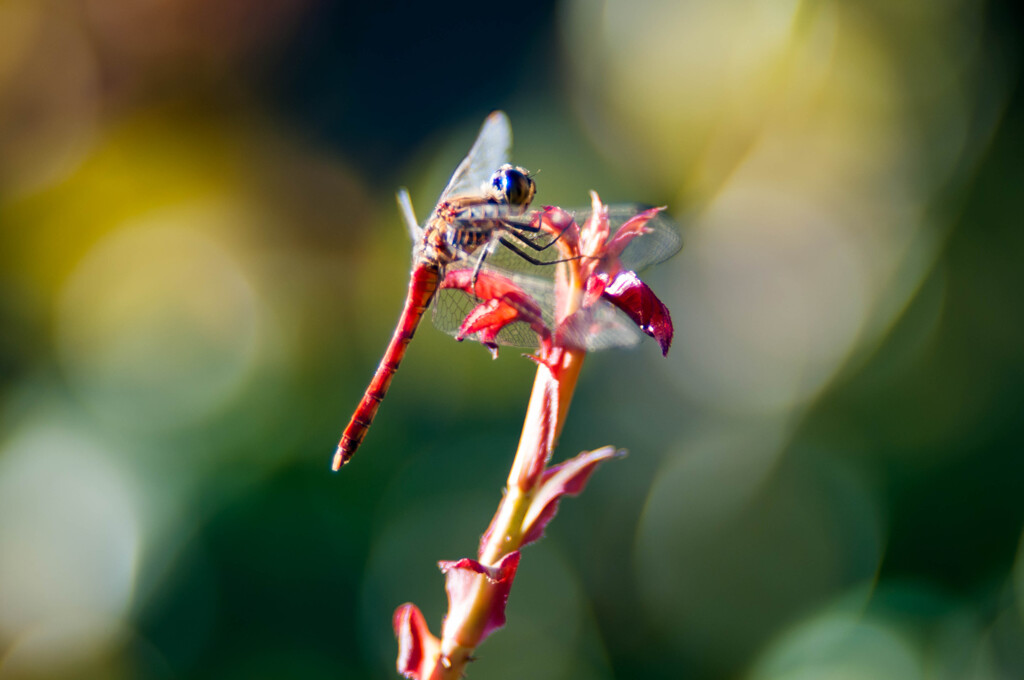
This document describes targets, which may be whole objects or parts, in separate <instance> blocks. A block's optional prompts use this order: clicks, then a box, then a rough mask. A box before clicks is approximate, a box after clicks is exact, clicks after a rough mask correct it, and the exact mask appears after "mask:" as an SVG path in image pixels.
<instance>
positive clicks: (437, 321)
mask: <svg viewBox="0 0 1024 680" xmlns="http://www.w3.org/2000/svg"><path fill="white" fill-rule="evenodd" d="M511 147H512V128H511V125H510V123H509V120H508V117H507V116H506V115H505V114H504V113H503V112H501V111H495V112H494V113H492V114H491V115H490V116H488V117H487V119H486V120H485V121H484V123H483V126H482V127H481V128H480V132H479V134H478V135H477V138H476V141H475V142H474V143H473V146H472V147H471V148H470V150H469V153H468V154H467V155H466V157H465V158H464V159H463V160H462V162H461V163H460V164H459V165H458V167H457V168H456V169H455V172H454V174H453V175H452V177H451V180H450V181H449V182H448V185H447V186H446V187H445V189H444V191H442V192H441V195H440V197H439V198H438V200H437V204H436V206H435V208H434V210H433V211H432V212H431V215H430V217H429V218H428V219H427V220H426V222H424V224H423V225H422V226H421V225H420V224H419V222H418V221H417V220H416V216H415V213H414V211H413V208H412V201H411V199H410V197H409V193H408V191H407V190H406V189H404V188H403V189H400V190H399V191H398V194H397V200H398V206H399V210H400V212H401V213H402V217H403V219H404V221H405V223H406V226H407V228H408V230H409V235H410V237H411V238H412V242H413V253H412V269H411V272H410V276H409V288H408V292H407V294H406V300H405V304H404V306H403V308H402V312H401V315H400V316H399V319H398V323H397V324H396V326H395V330H394V332H393V334H392V336H391V340H390V342H389V343H388V346H387V348H386V350H385V351H384V356H383V357H382V358H381V360H380V363H379V364H378V366H377V370H376V371H375V372H374V374H373V378H372V379H371V380H370V384H369V386H368V387H367V388H366V391H365V392H364V393H363V396H362V399H361V400H360V401H359V404H358V406H357V407H356V409H355V411H354V412H353V414H352V417H351V419H350V420H349V423H348V426H347V427H346V428H345V430H344V433H343V434H342V436H341V440H340V441H339V442H338V447H337V449H336V451H335V454H334V458H333V460H332V464H331V467H332V469H333V470H335V471H337V470H338V469H340V468H341V466H342V465H344V464H346V463H347V462H349V460H351V458H352V456H353V455H354V454H355V452H356V450H357V449H358V448H359V446H360V444H361V443H362V441H363V439H364V437H365V436H366V433H367V431H368V430H369V428H370V425H371V424H372V423H373V420H374V417H375V416H376V414H377V410H378V408H379V407H380V404H381V402H382V401H383V400H384V397H385V396H386V394H387V391H388V388H389V387H390V385H391V381H392V379H393V378H394V375H395V373H396V372H397V371H398V368H399V365H400V363H401V361H402V359H403V358H404V357H405V353H406V349H407V348H408V346H409V343H410V342H411V341H412V339H413V336H414V334H415V333H416V329H417V328H418V327H419V324H420V321H421V320H422V319H423V316H424V314H425V313H426V310H427V309H428V308H429V307H430V306H431V304H432V303H434V314H433V320H434V325H435V326H437V327H438V328H440V329H441V330H442V331H445V332H447V333H448V334H450V335H453V336H454V335H458V332H459V323H460V322H461V320H462V319H463V318H465V316H466V314H468V313H469V311H470V310H471V309H472V308H473V306H474V305H475V304H477V302H479V301H478V300H477V299H476V298H474V297H473V296H472V295H470V294H467V293H465V292H463V291H460V290H453V289H443V290H441V291H440V292H441V294H440V295H439V294H438V292H439V289H440V288H441V285H440V282H441V281H442V280H443V278H444V274H445V272H446V271H448V270H450V269H454V268H456V267H458V268H465V269H467V270H470V271H472V272H473V275H474V277H475V276H476V275H477V273H479V272H480V271H482V270H484V269H486V270H488V271H494V272H496V273H500V274H501V275H502V276H504V277H507V278H509V279H511V280H513V281H515V283H516V284H517V285H519V286H520V287H521V288H522V289H523V290H524V291H526V292H527V293H528V294H529V295H530V296H531V297H532V298H534V299H535V300H536V301H537V302H538V304H539V305H540V307H541V309H542V310H543V312H544V315H545V321H546V322H548V323H550V322H551V321H552V317H553V315H554V311H553V309H554V303H553V298H554V283H553V279H554V270H555V269H556V268H555V267H554V266H551V265H554V264H557V263H558V262H560V261H564V260H560V259H559V255H558V250H557V249H556V248H551V247H550V246H552V245H553V244H554V242H555V241H556V240H557V238H558V235H556V236H554V237H552V236H551V235H549V234H543V235H542V234H541V233H540V232H541V229H540V227H539V226H537V225H538V224H539V221H538V220H534V219H533V217H532V215H531V213H530V211H529V206H530V204H531V202H532V201H533V198H534V195H535V193H536V183H535V181H534V179H533V177H532V176H531V174H530V173H529V171H527V170H525V169H524V168H522V167H519V166H515V165H512V164H510V163H509V162H508V157H509V153H510V150H511ZM641 210H642V208H641V207H639V206H633V205H622V206H610V207H609V220H610V222H611V224H612V229H613V233H614V229H615V228H616V226H617V225H618V224H622V223H623V222H625V221H626V220H627V219H629V218H630V217H632V216H634V215H637V214H638V213H639V212H640V211H641ZM569 212H570V213H571V214H572V216H573V217H574V219H575V220H576V222H577V223H579V224H582V223H583V221H584V220H585V219H586V217H587V215H588V214H589V212H590V211H589V210H576V211H569ZM647 227H648V233H647V234H645V235H644V236H643V237H642V238H637V239H634V241H633V242H632V243H631V244H630V245H629V247H627V249H626V250H625V252H624V253H623V254H622V255H621V260H622V263H623V265H624V266H625V267H626V268H628V269H631V270H633V271H639V270H640V269H642V268H643V267H645V266H647V265H650V264H654V263H656V262H660V261H662V260H665V259H667V258H668V257H671V256H672V255H673V254H675V253H676V252H677V251H678V250H679V248H680V247H681V245H682V239H681V237H680V236H679V233H678V230H677V229H676V228H675V226H674V224H673V223H672V222H671V220H670V219H668V218H666V217H663V216H661V215H658V216H655V217H654V218H653V219H652V220H651V221H650V222H648V224H647ZM638 246H639V247H638ZM474 280H475V279H474ZM587 326H588V327H587V332H586V336H585V337H583V338H581V342H582V343H584V344H585V347H586V349H588V350H594V349H604V348H606V347H614V346H622V345H630V344H634V343H636V342H638V341H639V340H640V337H641V335H640V331H639V330H638V329H637V328H636V325H635V324H633V323H632V322H630V321H629V320H628V319H626V318H624V316H623V315H622V313H621V312H618V311H617V310H615V308H614V307H613V306H612V305H610V304H607V303H604V304H600V305H598V306H596V307H595V309H594V313H593V314H592V315H591V316H590V318H589V323H588V324H587ZM470 339H476V338H472V337H471V338H470ZM536 339H537V336H536V335H535V334H534V333H532V332H531V331H530V329H529V328H528V327H527V326H526V324H521V323H513V324H511V325H510V326H508V327H507V328H505V329H503V330H502V331H501V333H499V335H498V337H497V340H496V342H497V343H498V344H503V345H511V346H518V347H533V346H536Z"/></svg>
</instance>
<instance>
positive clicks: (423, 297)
mask: <svg viewBox="0 0 1024 680" xmlns="http://www.w3.org/2000/svg"><path fill="white" fill-rule="evenodd" d="M439 276H440V272H439V270H438V268H437V267H435V266H431V265H419V266H417V267H416V268H415V269H413V271H412V275H411V276H410V280H409V293H408V295H407V296H406V299H405V307H404V308H403V309H402V316H401V317H399V319H398V325H397V326H395V332H394V334H392V336H391V342H389V343H388V348H387V350H385V352H384V356H383V358H381V360H380V364H378V366H377V371H376V372H375V373H374V374H373V379H372V380H371V381H370V385H369V387H367V388H366V392H364V393H363V398H362V400H360V402H359V405H358V406H357V407H356V410H355V413H353V414H352V419H351V420H350V421H349V423H348V427H346V428H345V432H344V434H342V435H341V441H340V442H338V450H337V451H335V453H334V460H333V461H332V463H331V468H332V469H333V470H335V471H337V470H338V469H340V468H341V466H342V465H344V464H345V463H347V462H348V461H349V460H351V459H352V456H353V455H355V452H356V449H358V448H359V445H360V444H361V443H362V442H363V438H364V437H365V436H366V431H367V430H369V429H370V425H371V424H372V423H373V417H374V416H375V415H377V409H378V407H380V402H381V401H383V400H384V396H385V395H386V394H387V393H388V387H389V386H390V385H391V378H393V377H394V375H395V371H397V370H398V365H399V364H400V363H401V362H402V357H404V356H405V350H406V348H407V347H408V346H409V342H410V341H411V340H412V336H413V335H414V334H415V333H416V328H417V327H418V326H419V324H420V320H421V319H422V318H423V313H424V312H425V311H426V310H427V307H428V306H429V305H430V301H431V299H433V297H434V294H435V293H436V292H437V286H438V281H439Z"/></svg>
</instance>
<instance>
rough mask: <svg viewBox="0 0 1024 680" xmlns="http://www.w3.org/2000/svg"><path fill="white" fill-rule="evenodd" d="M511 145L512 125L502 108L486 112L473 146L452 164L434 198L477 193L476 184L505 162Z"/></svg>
mask: <svg viewBox="0 0 1024 680" xmlns="http://www.w3.org/2000/svg"><path fill="white" fill-rule="evenodd" d="M511 149H512V126H511V124H510V123H509V122H508V116H506V115H505V113H504V112H503V111H495V112H494V113H492V114H491V115H489V116H487V119H486V120H485V121H484V124H483V126H482V127H481V128H480V134H478V135H477V137H476V141H475V142H474V143H473V148H471V149H470V150H469V153H468V154H467V155H466V157H465V158H464V159H462V162H461V163H459V167H457V168H455V174H453V175H452V178H451V180H449V182H448V186H447V187H445V189H444V191H442V192H441V196H440V197H439V198H438V199H437V202H438V203H440V202H441V201H444V200H447V199H449V198H454V197H456V196H465V195H474V196H475V195H479V194H480V187H481V186H482V185H483V184H484V182H486V181H487V180H489V179H490V178H491V175H493V174H494V171H495V170H497V169H498V168H499V167H501V166H502V165H504V164H505V163H507V162H508V155H509V151H510V150H511Z"/></svg>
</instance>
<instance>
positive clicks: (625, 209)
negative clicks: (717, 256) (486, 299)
mask: <svg viewBox="0 0 1024 680" xmlns="http://www.w3.org/2000/svg"><path fill="white" fill-rule="evenodd" d="M645 209H647V206H638V205H613V206H609V208H608V221H609V227H610V229H609V237H610V238H611V237H614V236H615V233H616V232H617V231H618V229H619V227H621V226H622V225H623V224H625V223H626V222H627V221H628V220H630V219H631V218H633V217H635V216H636V215H638V214H640V213H641V212H643V211H644V210H645ZM569 212H571V213H572V214H573V216H574V219H575V220H576V223H577V224H580V225H582V224H583V223H584V222H585V221H586V219H587V217H589V215H590V213H591V211H590V210H589V209H580V210H571V211H569ZM516 223H520V224H529V220H528V219H524V218H515V217H510V218H509V222H508V224H509V225H510V226H509V228H508V229H502V230H499V231H496V233H495V234H494V238H495V239H496V241H495V242H492V243H491V245H490V248H489V249H490V251H491V252H490V253H489V254H488V255H487V256H486V258H485V259H484V262H483V265H482V267H481V269H483V270H485V271H489V272H493V273H495V274H498V275H500V276H503V277H506V278H508V279H510V280H512V281H513V282H514V283H515V284H516V285H517V286H519V287H520V288H521V289H523V291H524V292H526V293H527V294H528V295H530V297H531V298H533V300H534V301H535V302H536V303H537V304H538V306H539V307H540V309H541V311H542V312H543V316H544V321H545V323H546V324H547V326H548V328H551V329H554V309H555V280H556V278H557V277H558V276H559V275H560V274H559V271H560V270H561V269H562V268H563V267H564V265H563V264H559V263H558V262H556V261H557V260H560V259H561V258H562V257H564V253H563V252H562V251H560V250H559V248H558V247H557V245H552V246H550V247H546V248H545V247H544V246H546V245H548V244H549V243H551V240H552V238H553V237H552V236H551V235H550V234H546V233H541V234H535V233H531V232H529V231H527V230H517V229H515V228H514V225H515V224H516ZM645 226H646V228H647V229H648V231H647V233H644V234H641V235H639V236H636V237H635V238H633V240H632V241H630V243H629V245H628V246H627V247H626V249H625V251H623V253H622V255H621V256H620V260H621V262H622V265H623V267H625V268H626V269H631V270H633V271H640V270H641V269H643V268H645V267H647V266H650V265H652V264H656V263H658V262H662V261H664V260H666V259H668V258H670V257H672V255H674V254H675V253H677V252H678V251H679V249H680V248H681V247H682V242H683V241H682V237H681V236H680V233H679V228H678V226H677V225H676V223H675V222H674V221H673V220H672V218H670V217H668V216H667V215H665V214H664V213H658V214H657V215H655V216H654V217H652V218H651V219H650V220H649V221H648V222H647V223H646V224H645ZM502 238H504V240H505V241H508V242H510V243H511V244H513V245H514V246H516V248H517V249H518V250H519V251H521V252H522V253H525V254H527V255H528V256H529V257H530V258H532V259H534V260H537V261H539V262H540V264H536V263H532V262H530V261H529V260H527V259H526V258H524V257H523V256H522V254H521V253H518V252H516V251H515V250H513V249H510V248H508V247H506V246H505V245H504V244H502V243H501V242H500V241H498V239H502ZM527 241H529V242H530V243H532V244H533V245H534V246H538V247H540V248H541V249H540V250H538V249H536V248H531V247H530V246H529V245H527V244H526V242H527ZM481 252H482V249H478V250H476V251H475V252H473V253H471V254H469V255H466V256H465V257H463V258H461V259H460V260H457V261H456V262H453V263H452V264H450V265H449V266H448V268H447V269H448V271H455V270H459V269H465V270H469V271H472V270H473V269H474V267H475V266H476V264H477V260H478V258H479V257H480V254H481ZM479 302H480V300H478V299H477V298H475V297H474V296H472V295H469V294H468V293H465V292H463V291H461V290H453V289H445V290H442V291H439V293H438V297H437V300H436V301H435V306H434V316H433V319H434V325H435V326H437V327H438V328H439V329H441V330H442V331H444V332H445V333H448V334H449V335H453V336H454V335H456V334H457V333H458V329H459V326H460V324H461V323H462V321H463V320H464V319H465V318H466V316H467V315H468V314H469V313H470V312H471V311H472V309H473V308H474V307H475V306H476V305H477V304H479ZM558 333H559V337H558V340H559V342H561V343H562V344H565V345H568V346H576V347H584V348H586V349H587V350H588V351H596V350H601V349H607V348H610V347H622V346H628V345H633V344H635V343H637V342H639V341H640V339H641V338H642V337H643V335H642V332H641V331H640V329H639V328H637V326H636V324H634V323H633V322H632V321H631V320H630V319H629V318H628V317H627V316H626V315H625V314H623V313H622V312H621V311H620V310H619V309H618V308H617V307H615V306H614V305H612V304H610V303H609V302H607V301H604V300H599V301H598V302H597V303H595V304H594V305H593V306H591V307H588V308H586V309H581V310H579V311H578V312H576V313H575V314H574V315H573V316H572V317H571V318H570V319H567V320H566V321H565V322H564V323H562V325H561V326H560V328H559V329H558ZM468 339H470V340H478V338H476V337H474V336H470V337H469V338H468ZM496 341H497V343H498V344H499V345H510V346H513V347H536V346H537V335H536V334H535V333H534V332H533V331H532V330H531V329H530V327H529V326H528V325H527V324H525V323H521V322H517V323H513V324H510V325H508V326H506V327H505V328H504V329H503V330H502V331H501V333H499V334H498V337H497V339H496Z"/></svg>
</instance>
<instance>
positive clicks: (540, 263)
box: [498, 232, 586, 267]
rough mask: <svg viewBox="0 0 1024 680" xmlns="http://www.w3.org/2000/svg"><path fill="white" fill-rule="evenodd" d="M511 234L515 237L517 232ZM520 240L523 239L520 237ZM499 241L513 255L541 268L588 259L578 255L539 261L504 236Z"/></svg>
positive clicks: (524, 241) (537, 247)
mask: <svg viewBox="0 0 1024 680" xmlns="http://www.w3.org/2000/svg"><path fill="white" fill-rule="evenodd" d="M509 233H510V234H513V235H515V232H509ZM520 239H521V237H520ZM498 240H499V241H501V244H502V245H503V246H505V247H506V248H508V249H509V250H511V251H512V252H513V253H515V254H516V255H518V256H519V257H521V258H523V259H524V260H526V261H527V262H529V263H530V264H535V265H537V266H541V267H543V266H547V265H551V264H560V263H562V262H572V261H573V260H580V259H583V258H584V257H586V255H577V256H576V257H565V258H562V259H560V260H538V259H537V258H535V257H534V256H532V255H530V254H529V253H527V252H526V251H525V250H523V249H522V248H520V247H519V246H517V245H516V244H515V243H512V242H511V241H509V240H508V239H507V238H505V237H504V236H502V237H501V238H500V239H498ZM521 240H522V242H523V243H529V241H526V240H523V239H521ZM533 247H534V248H535V249H536V250H544V248H545V247H546V246H537V245H536V244H533Z"/></svg>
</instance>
